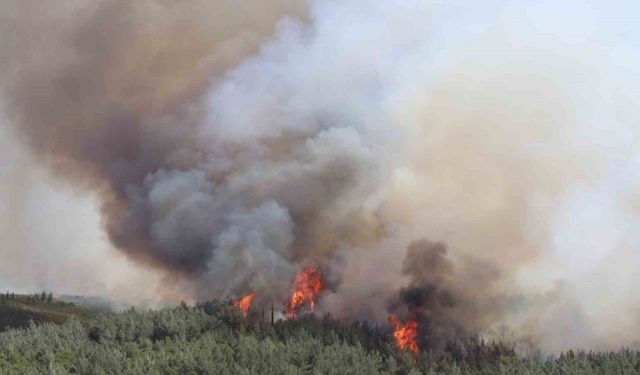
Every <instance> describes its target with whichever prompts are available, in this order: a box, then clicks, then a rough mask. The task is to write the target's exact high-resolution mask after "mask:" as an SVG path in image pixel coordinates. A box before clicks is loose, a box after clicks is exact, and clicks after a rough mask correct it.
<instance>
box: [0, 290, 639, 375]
mask: <svg viewBox="0 0 640 375" xmlns="http://www.w3.org/2000/svg"><path fill="white" fill-rule="evenodd" d="M638 371H640V353H638V352H631V351H621V352H618V353H573V352H571V353H568V354H565V355H562V356H560V357H551V358H547V359H543V358H542V357H536V358H521V357H518V356H517V355H516V354H515V353H514V351H513V350H510V349H509V348H508V347H506V346H504V345H500V344H495V343H485V342H483V341H482V340H479V339H477V338H476V337H474V336H469V337H466V338H459V339H457V340H456V341H455V342H452V343H451V345H448V346H447V348H446V349H445V350H444V351H443V352H439V353H433V352H430V351H428V350H426V351H421V352H418V353H416V354H413V353H410V352H407V351H403V350H400V349H399V348H398V347H397V346H396V344H395V342H394V341H393V339H392V337H391V335H389V332H388V331H386V330H385V329H384V328H375V327H373V328H372V327H370V326H368V325H367V324H365V323H357V322H355V323H345V322H340V321H337V320H334V319H332V318H330V317H328V316H327V317H324V318H322V319H318V318H316V317H314V316H302V317H299V318H297V319H289V320H281V321H276V322H275V324H273V325H272V324H270V323H269V322H262V321H261V320H258V321H254V320H250V319H246V318H243V315H242V313H241V312H240V311H239V310H236V309H235V308H233V307H230V306H226V305H224V304H220V303H217V302H209V303H206V304H202V305H199V306H197V307H187V306H182V307H177V308H166V309H163V310H159V311H145V312H138V311H135V310H133V309H131V310H128V311H125V312H123V313H119V314H112V315H109V316H99V317H97V318H95V319H92V320H89V321H86V322H84V323H81V322H79V321H78V320H75V319H71V320H68V321H67V322H65V323H63V324H61V325H55V324H42V325H39V326H32V327H29V328H27V329H12V330H8V331H6V332H3V333H0V373H2V374H336V375H338V374H340V375H342V374H421V373H422V374H469V375H471V374H613V373H615V374H635V373H638Z"/></svg>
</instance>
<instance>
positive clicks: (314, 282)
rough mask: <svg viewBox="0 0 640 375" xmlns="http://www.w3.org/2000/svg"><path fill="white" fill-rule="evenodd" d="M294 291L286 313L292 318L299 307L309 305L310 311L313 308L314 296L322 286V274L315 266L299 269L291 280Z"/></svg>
mask: <svg viewBox="0 0 640 375" xmlns="http://www.w3.org/2000/svg"><path fill="white" fill-rule="evenodd" d="M293 285H294V288H295V289H294V291H293V293H292V294H291V298H290V299H289V303H288V304H287V310H286V314H287V316H288V317H289V318H293V317H295V316H296V315H297V314H298V311H299V310H300V308H302V307H303V306H305V304H308V305H309V309H310V310H311V311H313V310H314V307H315V301H316V297H317V296H318V293H320V291H321V290H322V288H323V287H324V285H323V282H322V274H321V273H320V271H318V270H317V269H316V268H313V267H309V268H305V269H303V270H302V271H300V272H299V273H298V274H297V275H296V278H295V280H294V282H293Z"/></svg>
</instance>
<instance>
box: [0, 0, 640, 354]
mask: <svg viewBox="0 0 640 375" xmlns="http://www.w3.org/2000/svg"><path fill="white" fill-rule="evenodd" d="M543 3H544V4H536V6H533V5H531V4H520V5H518V4H506V5H505V4H499V3H498V2H495V3H494V2H488V3H486V4H478V5H473V4H449V3H447V4H444V3H443V4H440V3H427V2H421V1H406V2H401V3H397V2H391V1H379V2H375V3H374V4H371V3H370V2H367V1H360V0H356V1H350V2H346V3H345V2H339V1H333V0H314V1H311V2H309V3H306V2H297V1H286V0H268V1H261V2H255V1H253V2H237V1H230V0H229V1H226V0H225V1H215V2H212V1H205V0H189V1H167V0H142V1H135V2H131V1H124V0H95V1H91V2H86V1H80V0H75V1H68V2H65V4H64V5H61V4H53V3H52V4H42V2H40V1H35V0H20V1H18V0H4V1H1V2H0V46H1V47H0V89H1V96H0V103H1V104H2V107H3V109H4V112H5V115H6V117H7V120H6V123H7V124H8V125H9V126H10V127H11V129H12V131H13V132H15V134H16V137H17V138H19V139H20V141H21V143H22V144H24V145H25V146H26V147H27V148H28V150H29V151H30V154H31V157H32V158H33V162H34V163H35V164H37V165H38V167H45V168H47V170H48V171H50V173H51V174H52V175H53V176H55V178H56V179H57V180H58V181H66V182H67V183H68V184H69V185H71V186H73V187H74V189H76V190H77V191H82V192H89V193H91V194H93V195H94V196H96V197H97V199H98V201H99V204H100V214H101V221H102V223H101V224H102V227H103V229H104V230H105V232H106V234H107V236H108V238H109V240H110V242H111V243H112V244H113V245H114V246H115V247H116V248H117V249H119V250H120V251H121V252H122V253H123V254H126V256H127V257H128V258H129V259H131V260H133V261H134V262H136V264H139V265H142V266H144V267H150V268H153V269H158V270H161V272H162V275H163V277H162V279H161V280H160V281H159V283H160V284H161V285H166V286H167V288H166V289H164V290H163V289H162V288H158V289H156V288H154V289H153V291H152V292H150V293H152V294H156V295H157V296H158V299H159V300H165V301H173V300H179V299H189V300H202V299H206V298H213V297H217V298H223V297H226V296H229V295H239V294H243V293H247V292H249V291H257V292H258V295H259V298H258V300H257V304H258V306H260V305H265V304H267V303H270V302H271V301H285V300H286V298H287V295H288V294H289V292H290V289H289V288H290V284H291V280H292V279H293V277H294V275H295V273H296V272H298V271H299V270H300V269H301V268H303V267H306V266H318V267H321V268H322V269H323V270H325V273H326V277H327V280H331V288H330V290H327V291H326V292H325V293H324V294H323V296H322V299H321V300H320V301H319V304H318V309H319V312H320V313H322V312H331V313H332V314H334V315H336V316H338V317H347V318H363V319H369V320H372V321H378V322H380V321H385V320H386V315H387V313H388V312H389V310H393V311H395V310H397V309H399V308H401V307H402V306H404V308H407V306H409V307H411V306H413V307H414V308H415V307H417V304H418V302H419V303H420V304H421V305H424V307H425V309H426V310H429V311H430V313H431V314H432V316H433V319H432V322H433V323H432V324H431V325H430V327H431V328H432V330H437V329H444V330H446V329H448V327H454V326H456V327H457V326H461V327H462V328H463V329H468V330H473V331H482V332H488V333H489V332H497V331H499V330H500V329H502V328H503V327H506V328H508V329H509V330H511V331H513V332H515V334H516V335H517V336H519V337H522V338H527V339H531V340H534V341H536V340H537V342H538V343H540V344H541V345H543V347H545V348H547V349H549V350H558V349H562V348H566V347H568V346H575V345H581V346H582V345H587V346H589V347H592V348H604V347H608V348H610V347H616V346H618V345H623V344H631V343H632V340H633V337H632V336H631V335H630V334H629V332H630V331H632V330H631V329H630V327H637V322H635V320H633V319H623V320H620V319H617V320H616V319H614V320H615V322H611V323H610V324H603V325H596V324H595V323H596V321H597V319H598V317H601V316H603V315H604V314H605V313H606V312H607V311H608V308H607V307H606V306H608V304H612V305H613V306H616V311H617V313H618V314H620V315H625V314H627V315H628V316H632V315H633V314H634V313H635V312H636V311H637V310H638V309H637V307H638V304H637V303H635V302H633V301H636V300H637V298H635V297H637V293H636V292H634V291H633V288H630V287H629V286H631V285H634V283H635V282H636V281H637V280H636V278H635V277H634V276H632V275H633V272H632V271H633V270H632V269H629V268H628V267H629V266H628V265H629V264H634V262H635V261H636V260H637V256H636V255H634V254H635V252H634V251H633V249H634V248H635V246H636V245H637V244H638V243H640V241H639V240H638V238H637V236H635V235H632V234H630V233H631V229H630V228H633V225H634V223H636V221H637V216H638V215H637V213H638V209H637V207H638V205H637V204H636V203H637V199H636V198H637V197H636V195H637V194H636V193H635V191H636V190H637V189H636V188H637V186H638V183H637V181H640V178H637V177H638V172H637V171H636V170H637V168H635V167H636V165H637V163H635V161H637V160H638V156H637V155H638V153H637V151H636V150H637V147H634V145H635V143H634V142H631V141H629V140H630V139H634V138H633V137H634V135H635V134H636V133H637V123H638V122H637V117H638V116H637V110H636V108H637V106H636V103H635V102H636V101H637V100H638V99H637V98H638V96H637V95H635V94H634V93H635V92H636V91H637V90H636V89H637V87H640V86H639V85H638V83H639V82H640V81H639V80H638V78H639V77H636V75H634V74H632V73H631V72H632V71H634V69H633V68H634V67H635V66H636V63H637V62H638V60H639V59H638V56H637V54H636V53H635V52H634V51H635V49H634V48H633V46H634V45H637V44H634V43H636V42H637V40H640V37H637V36H633V37H629V36H628V34H629V33H628V30H626V29H624V27H621V28H613V29H612V28H610V27H609V26H610V23H609V21H607V20H608V19H609V18H607V17H604V16H603V17H599V15H601V14H607V15H609V16H612V17H613V16H616V17H618V16H620V17H622V18H620V19H621V20H622V21H621V22H620V23H619V24H629V25H632V24H633V23H631V20H629V19H626V18H624V17H623V16H624V15H625V14H632V13H633V12H630V11H629V9H628V8H629V7H631V6H633V5H632V4H625V5H620V8H616V7H612V8H608V7H607V6H605V4H604V3H603V4H594V5H585V4H581V3H580V2H577V1H576V2H568V3H567V4H564V5H557V4H555V3H552V2H548V3H547V2H543ZM561 14H562V15H563V16H560V15H561ZM564 15H566V16H564ZM627 21H629V22H627ZM611 56H616V58H615V59H613V58H612V57H611ZM613 60H615V63H614V62H613ZM25 168H28V167H25ZM623 175H625V176H631V177H624V178H623V177H621V176H623ZM13 190H15V191H18V190H20V189H13ZM13 190H12V191H13ZM11 209H12V210H19V209H20V208H19V207H12V208H11ZM590 218H591V219H590ZM604 218H607V219H606V220H605V219H604ZM609 219H611V220H609ZM585 233H587V234H586V235H585ZM20 235H21V236H24V235H25V233H24V231H23V232H22V233H20ZM424 238H428V239H429V240H430V241H440V242H429V241H427V240H422V241H420V239H424ZM6 242H7V243H13V242H15V241H14V239H9V240H7V241H6ZM444 244H446V249H447V250H446V251H445V245H444ZM591 248H597V250H591ZM15 258H16V259H17V258H18V257H17V256H16V257H15ZM403 262H404V263H403ZM569 263H571V264H577V266H575V270H573V271H567V268H568V267H567V264H569ZM617 274H629V275H630V276H628V277H626V278H622V279H616V280H618V281H617V282H614V283H611V284H610V285H609V286H610V287H611V288H613V289H615V290H617V291H618V292H617V293H614V294H611V295H610V296H607V298H606V302H600V303H598V302H596V301H598V298H596V296H598V297H600V296H599V294H598V293H597V292H594V291H593V288H589V287H588V285H589V284H593V283H595V282H597V280H602V279H606V277H605V276H603V275H617ZM132 277H133V276H132ZM559 280H564V283H563V284H558V283H557V281H559ZM558 285H560V286H558ZM141 288H142V287H141ZM518 296H521V297H518ZM396 299H399V300H396ZM394 301H395V302H394ZM400 301H401V302H402V303H400ZM416 301H418V302H416ZM594 302H595V303H594ZM576 311H579V312H580V315H581V316H582V319H580V320H579V323H576V324H577V327H576V328H575V330H573V332H577V331H582V332H587V331H589V332H591V333H590V334H589V336H585V335H582V334H575V335H566V334H558V333H557V332H560V331H559V330H558V329H557V328H559V327H561V326H565V325H566V324H565V323H566V321H567V320H569V319H570V316H575V315H577V314H574V312H576ZM555 317H561V318H559V319H558V320H556V319H555ZM586 328H593V329H592V330H587V329H586Z"/></svg>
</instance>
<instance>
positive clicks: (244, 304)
mask: <svg viewBox="0 0 640 375" xmlns="http://www.w3.org/2000/svg"><path fill="white" fill-rule="evenodd" d="M255 296H256V292H251V293H249V294H245V295H244V296H242V297H240V298H238V299H236V300H235V301H233V305H234V306H235V307H237V308H239V309H240V310H241V311H242V315H244V317H245V318H246V317H247V314H248V313H249V308H251V303H252V302H253V299H254V298H255Z"/></svg>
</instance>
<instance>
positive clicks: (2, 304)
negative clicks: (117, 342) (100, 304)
mask: <svg viewBox="0 0 640 375" xmlns="http://www.w3.org/2000/svg"><path fill="white" fill-rule="evenodd" d="M97 313H98V310H96V309H92V308H88V307H85V306H80V305H77V304H74V303H70V302H64V301H58V300H54V299H51V300H47V298H46V297H45V298H44V299H42V298H41V297H40V295H37V296H36V295H3V297H2V298H1V299H0V330H3V329H6V328H8V327H9V328H20V327H27V326H29V324H30V322H31V321H33V322H34V323H36V324H41V323H56V324H61V323H64V322H65V321H67V320H69V319H71V318H73V319H76V320H79V321H87V320H89V319H91V318H93V317H95V316H96V315H97Z"/></svg>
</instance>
